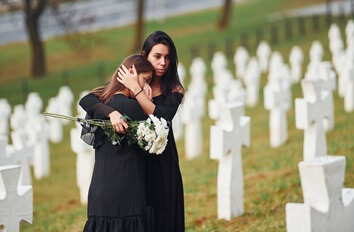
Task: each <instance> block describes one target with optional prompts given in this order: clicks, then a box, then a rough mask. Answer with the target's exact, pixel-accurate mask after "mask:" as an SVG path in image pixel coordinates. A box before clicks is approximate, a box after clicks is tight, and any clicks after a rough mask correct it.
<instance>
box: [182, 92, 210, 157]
mask: <svg viewBox="0 0 354 232" xmlns="http://www.w3.org/2000/svg"><path fill="white" fill-rule="evenodd" d="M198 95H199V91H198V89H195V88H189V89H188V91H187V92H186V93H185V95H184V102H183V108H181V110H182V111H181V112H182V114H181V116H182V122H183V123H184V124H185V134H184V144H185V154H186V158H187V159H194V158H196V157H198V156H200V155H201V154H202V150H203V140H202V134H203V133H202V125H201V119H202V117H203V115H204V111H205V109H204V108H205V106H204V105H205V103H204V99H201V98H199V97H198Z"/></svg>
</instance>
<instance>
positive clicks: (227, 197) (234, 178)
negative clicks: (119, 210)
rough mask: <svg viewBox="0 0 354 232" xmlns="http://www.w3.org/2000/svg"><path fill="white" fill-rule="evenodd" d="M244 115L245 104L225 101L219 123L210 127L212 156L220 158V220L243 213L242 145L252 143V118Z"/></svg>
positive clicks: (218, 194)
mask: <svg viewBox="0 0 354 232" xmlns="http://www.w3.org/2000/svg"><path fill="white" fill-rule="evenodd" d="M241 115H242V104H240V103H234V104H225V105H223V107H222V109H221V112H220V116H221V120H220V125H219V126H211V130H210V141H211V142H210V158H211V159H216V160H219V168H218V182H217V183H218V184H217V198H218V200H217V202H218V219H226V220H230V219H231V218H233V217H237V216H238V215H241V214H243V212H244V203H243V202H244V201H243V171H242V158H241V147H242V145H245V146H249V144H250V118H249V117H245V116H241Z"/></svg>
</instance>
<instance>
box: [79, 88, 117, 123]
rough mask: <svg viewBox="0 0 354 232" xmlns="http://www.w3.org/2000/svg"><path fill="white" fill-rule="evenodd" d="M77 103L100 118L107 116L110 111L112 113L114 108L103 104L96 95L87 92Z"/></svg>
mask: <svg viewBox="0 0 354 232" xmlns="http://www.w3.org/2000/svg"><path fill="white" fill-rule="evenodd" d="M79 105H80V106H81V107H82V108H83V109H84V110H85V111H86V112H87V113H88V114H91V113H93V112H94V113H95V114H97V115H100V116H101V117H102V118H104V117H108V115H109V114H110V113H112V112H113V111H114V110H115V109H113V108H112V107H110V106H107V105H105V104H103V103H102V102H101V101H100V100H99V99H98V97H97V96H96V95H95V94H93V93H89V94H87V95H85V96H84V97H83V98H81V99H80V101H79Z"/></svg>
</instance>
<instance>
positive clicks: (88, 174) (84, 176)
mask: <svg viewBox="0 0 354 232" xmlns="http://www.w3.org/2000/svg"><path fill="white" fill-rule="evenodd" d="M80 135H81V126H80V125H78V126H77V127H76V128H73V129H71V132H70V138H71V149H72V150H73V151H74V152H75V153H76V154H77V159H76V182H77V186H78V187H79V189H80V202H81V204H87V200H88V199H87V197H88V191H89V187H90V183H91V178H92V172H93V167H94V164H95V151H94V149H93V148H92V146H89V145H88V144H86V143H85V142H84V141H82V139H81V138H80Z"/></svg>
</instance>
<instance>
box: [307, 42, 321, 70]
mask: <svg viewBox="0 0 354 232" xmlns="http://www.w3.org/2000/svg"><path fill="white" fill-rule="evenodd" d="M322 57H323V47H322V44H321V42H319V41H317V40H316V41H313V42H312V45H311V48H310V64H309V65H317V64H318V63H320V62H321V61H322Z"/></svg>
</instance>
